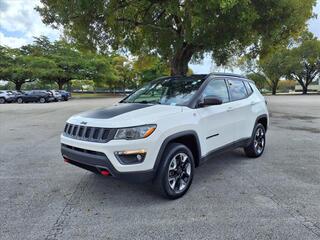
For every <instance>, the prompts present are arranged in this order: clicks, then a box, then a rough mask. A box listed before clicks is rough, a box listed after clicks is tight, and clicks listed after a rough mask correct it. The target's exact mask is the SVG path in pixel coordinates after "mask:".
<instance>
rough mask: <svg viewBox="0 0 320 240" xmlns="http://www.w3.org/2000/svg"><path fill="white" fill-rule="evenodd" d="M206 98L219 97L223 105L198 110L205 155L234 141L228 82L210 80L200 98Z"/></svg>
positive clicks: (221, 79)
mask: <svg viewBox="0 0 320 240" xmlns="http://www.w3.org/2000/svg"><path fill="white" fill-rule="evenodd" d="M206 96H215V97H219V98H220V99H221V100H222V101H223V103H222V104H221V105H214V106H206V107H203V108H197V109H196V111H197V113H198V114H199V116H200V123H199V124H200V129H201V130H200V131H201V138H202V142H205V149H206V153H205V154H207V153H209V152H210V151H213V150H216V149H218V148H220V147H222V146H225V145H227V144H228V143H230V142H232V141H233V139H234V131H233V121H234V120H233V117H232V112H230V111H228V108H229V107H230V104H232V103H230V98H229V93H228V88H227V85H226V81H225V80H224V79H223V78H220V79H212V80H210V82H209V83H208V85H207V86H206V87H205V89H204V91H203V93H202V95H201V97H200V98H201V100H203V98H204V97H206Z"/></svg>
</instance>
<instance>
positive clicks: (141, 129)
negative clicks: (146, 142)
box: [114, 125, 157, 140]
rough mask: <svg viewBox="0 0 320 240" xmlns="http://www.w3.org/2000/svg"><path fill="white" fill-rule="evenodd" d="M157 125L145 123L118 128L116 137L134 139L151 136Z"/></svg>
mask: <svg viewBox="0 0 320 240" xmlns="http://www.w3.org/2000/svg"><path fill="white" fill-rule="evenodd" d="M156 127H157V125H144V126H138V127H132V128H120V129H118V130H117V132H116V135H115V136H114V139H126V140H134V139H141V138H147V137H149V136H150V135H151V134H152V133H153V132H154V130H156Z"/></svg>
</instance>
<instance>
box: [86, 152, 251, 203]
mask: <svg viewBox="0 0 320 240" xmlns="http://www.w3.org/2000/svg"><path fill="white" fill-rule="evenodd" d="M247 160H249V161H250V159H249V158H247V157H246V156H245V154H244V153H243V151H242V150H240V149H239V150H234V151H230V152H226V153H222V154H219V155H217V156H215V157H213V158H212V159H209V160H208V161H206V162H205V163H203V164H202V165H201V166H199V167H198V168H196V171H195V177H194V180H193V183H192V187H191V189H190V191H191V192H192V191H194V190H195V189H197V187H199V186H200V185H201V183H202V181H205V182H207V181H212V183H213V184H214V181H215V179H219V176H221V175H223V172H225V171H227V169H228V168H230V167H234V166H235V165H239V164H241V163H243V161H247ZM87 181H89V184H87V189H86V190H85V193H84V194H85V195H87V197H89V198H90V200H91V201H97V202H98V201H100V202H101V201H102V202H104V203H108V204H112V205H113V206H118V207H121V206H128V205H130V206H131V207H139V206H144V207H147V206H154V205H155V203H160V204H161V203H163V204H165V203H167V202H168V200H167V199H165V198H163V197H162V196H161V195H160V194H159V193H158V192H157V191H156V189H155V185H153V184H152V183H142V184H137V183H130V182H126V181H121V180H118V179H114V178H112V177H104V176H101V175H97V174H93V173H92V174H89V175H87V179H86V182H87ZM188 195H189V194H187V195H186V196H185V197H183V198H182V199H187V196H188Z"/></svg>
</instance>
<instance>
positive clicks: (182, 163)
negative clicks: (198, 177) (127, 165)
mask: <svg viewBox="0 0 320 240" xmlns="http://www.w3.org/2000/svg"><path fill="white" fill-rule="evenodd" d="M163 158H164V160H163V162H162V165H161V166H160V169H159V171H158V176H157V179H156V182H155V183H156V185H157V187H158V189H159V191H160V192H161V194H162V195H163V196H164V197H166V198H169V199H177V198H180V197H182V196H183V195H184V194H185V193H186V192H187V191H188V189H189V187H190V185H191V183H192V179H193V172H194V159H193V155H192V152H191V151H190V150H189V148H187V147H186V146H185V145H183V144H180V143H171V144H170V145H169V146H168V147H167V148H166V150H165V151H164V153H163Z"/></svg>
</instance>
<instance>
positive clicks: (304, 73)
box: [285, 34, 320, 94]
mask: <svg viewBox="0 0 320 240" xmlns="http://www.w3.org/2000/svg"><path fill="white" fill-rule="evenodd" d="M285 62H286V65H285V70H286V73H287V76H288V77H290V78H292V79H295V80H296V81H297V82H298V83H299V84H300V85H301V86H302V90H303V94H306V93H307V91H308V86H309V84H310V83H312V82H313V81H315V80H316V79H317V78H318V77H319V75H320V41H319V40H317V39H315V38H314V37H313V35H310V34H309V35H304V38H302V39H301V41H300V45H298V47H295V48H291V49H289V50H288V51H287V52H286V56H285Z"/></svg>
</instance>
